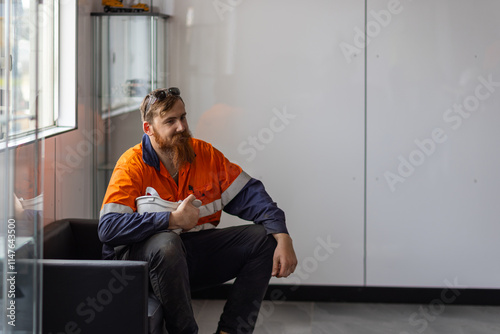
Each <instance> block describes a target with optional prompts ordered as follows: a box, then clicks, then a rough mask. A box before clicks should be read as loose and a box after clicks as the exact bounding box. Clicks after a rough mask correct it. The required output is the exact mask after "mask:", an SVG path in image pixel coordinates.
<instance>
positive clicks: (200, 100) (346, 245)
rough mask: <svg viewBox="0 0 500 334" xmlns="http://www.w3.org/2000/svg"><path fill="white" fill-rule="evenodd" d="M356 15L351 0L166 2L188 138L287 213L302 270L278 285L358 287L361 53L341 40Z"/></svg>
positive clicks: (360, 19) (348, 37)
mask: <svg viewBox="0 0 500 334" xmlns="http://www.w3.org/2000/svg"><path fill="white" fill-rule="evenodd" d="M363 24H364V1H360V0H357V1H349V2H347V1H330V0H329V1H326V0H324V1H321V0H315V1H307V2H305V1H284V0H283V1H257V0H253V1H176V2H175V12H174V16H173V17H172V19H171V20H170V36H169V56H170V59H171V63H170V73H169V80H168V81H169V84H170V85H173V86H174V85H175V86H178V87H180V88H181V91H182V95H183V98H184V99H185V101H186V105H187V111H188V118H189V121H190V124H191V129H192V130H193V133H194V135H195V136H196V137H198V138H201V139H205V140H207V141H209V142H211V143H213V144H214V146H215V147H217V148H219V149H220V150H221V151H222V152H224V153H225V154H226V156H228V158H230V159H231V160H232V161H235V162H238V163H239V164H240V165H241V166H242V167H243V168H244V169H245V170H246V171H248V172H249V173H250V174H251V175H252V176H254V177H256V178H258V179H261V180H262V181H263V182H264V184H265V185H266V188H267V189H268V191H269V193H270V194H271V195H272V197H273V199H275V200H276V201H277V202H278V204H279V206H280V207H282V208H283V209H284V210H285V212H286V214H287V223H288V227H289V230H290V232H291V235H292V237H293V238H294V243H295V247H296V251H297V255H298V258H299V266H300V267H301V270H300V271H299V272H298V273H296V274H295V276H294V277H293V278H291V279H288V280H276V281H275V283H290V284H296V283H301V284H324V285H329V284H332V285H333V284H346V285H361V284H363V256H364V226H363V224H364V221H363V215H364V211H363V210H364V60H363V57H362V54H361V53H360V54H359V55H356V57H355V56H354V55H351V56H352V57H349V58H346V57H345V56H344V54H343V52H342V51H341V48H340V45H341V43H342V42H348V43H350V44H353V38H354V35H355V33H354V28H355V27H360V28H361V29H362V28H363ZM236 223H240V222H238V221H236V220H234V219H232V218H231V217H229V216H224V217H223V225H230V224H236ZM328 242H332V243H334V244H335V246H331V247H333V248H331V249H330V250H331V251H333V254H327V253H326V251H325V248H322V247H323V246H322V245H323V244H325V243H328ZM337 244H338V245H337ZM337 246H338V247H337Z"/></svg>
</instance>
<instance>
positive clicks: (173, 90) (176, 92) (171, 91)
mask: <svg viewBox="0 0 500 334" xmlns="http://www.w3.org/2000/svg"><path fill="white" fill-rule="evenodd" d="M168 93H169V94H172V95H175V96H179V95H181V90H180V89H179V88H177V87H170V88H169V89H168Z"/></svg>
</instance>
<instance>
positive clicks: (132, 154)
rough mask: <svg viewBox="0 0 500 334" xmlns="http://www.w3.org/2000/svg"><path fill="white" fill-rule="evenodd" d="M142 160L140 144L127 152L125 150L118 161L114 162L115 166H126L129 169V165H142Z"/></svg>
mask: <svg viewBox="0 0 500 334" xmlns="http://www.w3.org/2000/svg"><path fill="white" fill-rule="evenodd" d="M142 163H143V160H142V144H141V143H139V144H137V145H135V146H132V147H131V148H129V149H128V150H126V151H125V152H124V153H123V154H122V155H121V156H120V158H119V159H118V161H117V162H116V165H117V166H128V167H130V166H131V165H134V164H141V165H142Z"/></svg>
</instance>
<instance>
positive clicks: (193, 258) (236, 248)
mask: <svg viewBox="0 0 500 334" xmlns="http://www.w3.org/2000/svg"><path fill="white" fill-rule="evenodd" d="M275 247H276V241H275V240H274V238H273V237H272V236H270V235H267V234H266V231H265V229H264V228H263V227H262V226H261V225H244V226H234V227H228V228H224V229H214V230H206V231H201V232H194V233H184V234H181V235H180V236H178V235H177V234H175V233H172V232H163V233H158V234H156V235H154V236H152V237H150V238H149V239H147V240H146V241H144V242H141V243H138V244H135V245H133V247H132V248H131V249H130V254H129V259H131V260H142V261H147V262H149V267H150V268H149V270H150V280H151V286H152V288H153V291H154V293H155V295H156V296H157V297H158V299H159V300H160V302H161V303H162V306H163V311H164V318H165V323H166V327H167V330H168V331H169V333H172V334H177V333H190V334H194V333H197V332H198V327H197V325H196V322H195V320H194V316H193V310H192V307H191V288H192V289H193V290H194V289H203V288H208V287H211V286H215V285H218V284H221V283H224V282H226V281H228V280H231V279H233V278H236V280H235V282H234V284H233V287H232V292H231V294H230V296H229V298H228V300H227V302H226V305H225V307H224V311H223V314H222V316H221V318H220V322H219V330H223V331H225V332H228V333H231V334H233V333H252V332H253V328H254V326H255V321H256V319H257V315H258V312H259V309H260V304H261V302H262V299H263V297H264V294H265V292H266V289H267V286H268V284H269V279H270V278H271V271H272V263H273V254H274V249H275Z"/></svg>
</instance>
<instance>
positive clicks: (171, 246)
mask: <svg viewBox="0 0 500 334" xmlns="http://www.w3.org/2000/svg"><path fill="white" fill-rule="evenodd" d="M129 259H130V260H140V261H147V262H148V263H149V279H150V283H151V287H152V289H153V292H154V294H155V296H156V297H157V298H158V300H159V301H160V303H161V304H162V309H163V318H164V320H165V327H166V328H167V331H168V333H169V334H196V333H198V326H197V325H196V321H195V319H194V315H193V309H192V306H191V290H190V287H189V273H188V265H187V262H186V249H185V247H184V244H183V242H182V240H181V238H180V237H179V236H178V235H177V234H175V233H173V232H162V233H158V234H155V235H153V236H151V237H150V238H149V239H147V240H145V241H143V242H141V243H137V244H134V245H133V246H132V247H131V249H130V253H129Z"/></svg>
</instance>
